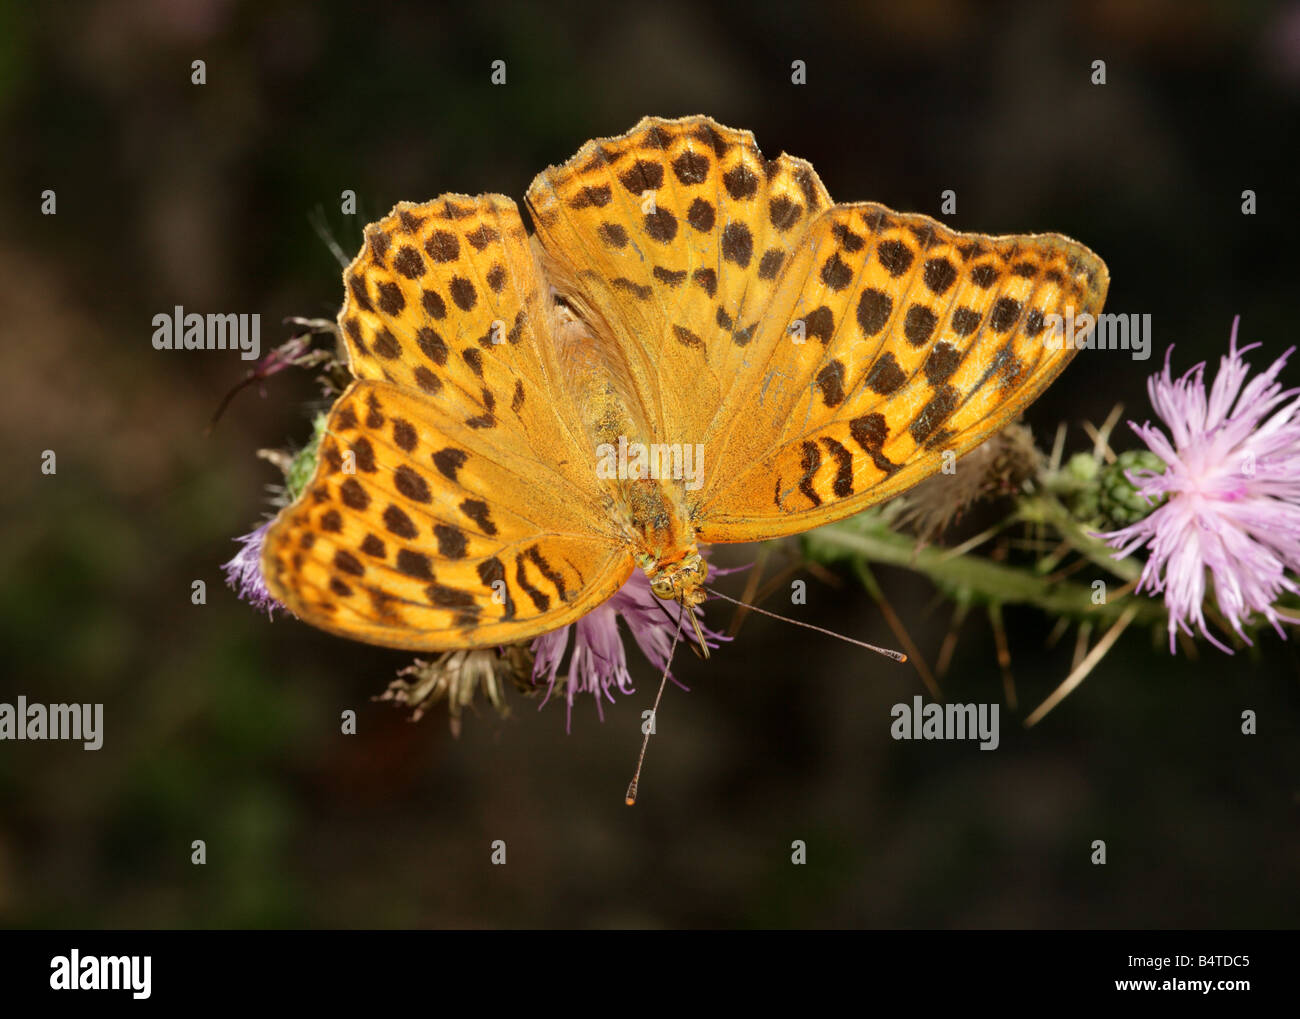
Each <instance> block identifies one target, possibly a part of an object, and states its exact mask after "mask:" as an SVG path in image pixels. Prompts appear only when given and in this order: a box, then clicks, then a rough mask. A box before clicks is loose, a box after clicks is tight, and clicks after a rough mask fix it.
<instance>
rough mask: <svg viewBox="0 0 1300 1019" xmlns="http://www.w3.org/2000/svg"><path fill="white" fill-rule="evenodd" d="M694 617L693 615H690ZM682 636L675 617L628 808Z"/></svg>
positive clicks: (627, 798)
mask: <svg viewBox="0 0 1300 1019" xmlns="http://www.w3.org/2000/svg"><path fill="white" fill-rule="evenodd" d="M692 615H694V613H692ZM681 636H682V619H681V616H678V617H677V629H676V630H675V631H673V646H672V647H670V648H669V649H668V661H666V662H664V674H663V678H661V679H660V680H659V692H658V693H657V694H655V706H654V707H653V708H652V709H651V711H650V724H649V725H648V726H647V727H646V731H645V738H644V739H642V740H641V753H640V755H639V756H638V757H637V759H636V774H634V775H633V776H632V781H631V782H629V783H628V784H627V794H626V795H625V796H624V797H623V802H624V803H626V804H627V805H628V806H629V807H630V806H632V805H633V804H634V803H636V789H637V786H638V785H639V784H640V782H641V765H643V764H645V752H646V748H647V747H648V746H650V735H651V733H653V732H654V731H655V719H657V718H658V717H659V701H660V699H661V698H662V697H663V695H664V687H665V686H667V685H668V670H669V669H671V668H672V667H673V655H674V654H676V653H677V642H678V641H679V640H680V639H681Z"/></svg>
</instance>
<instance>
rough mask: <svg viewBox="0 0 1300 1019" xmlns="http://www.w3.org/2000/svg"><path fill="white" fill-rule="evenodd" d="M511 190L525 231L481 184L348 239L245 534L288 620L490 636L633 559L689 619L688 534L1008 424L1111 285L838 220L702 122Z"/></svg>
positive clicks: (910, 474)
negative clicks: (343, 359) (281, 485)
mask: <svg viewBox="0 0 1300 1019" xmlns="http://www.w3.org/2000/svg"><path fill="white" fill-rule="evenodd" d="M526 203H527V207H528V211H529V214H530V217H531V220H532V224H533V227H534V230H535V232H533V233H530V232H529V231H528V229H527V228H526V227H525V224H524V221H523V218H522V216H521V214H520V210H519V208H518V207H517V206H516V204H515V203H514V202H513V201H512V200H511V199H509V198H507V197H504V196H501V195H494V194H487V195H480V196H478V197H474V198H472V197H469V196H467V195H459V194H448V195H444V196H443V197H441V198H438V199H435V200H434V201H431V202H427V203H424V204H411V203H406V202H403V203H399V204H398V205H397V206H395V207H394V208H393V210H392V212H390V213H389V215H388V216H386V217H385V218H384V219H382V220H380V221H379V222H377V223H374V224H371V225H370V226H369V227H367V229H366V231H365V242H364V245H363V247H362V250H361V252H360V254H359V255H358V256H357V258H356V260H355V261H354V262H353V263H352V264H351V265H350V266H349V267H348V268H347V270H346V271H345V272H344V277H343V279H344V286H345V295H346V296H345V303H344V305H343V309H342V311H341V312H340V314H339V319H338V321H339V327H340V329H341V331H342V336H343V339H344V341H345V343H346V346H347V351H348V358H349V368H350V371H351V373H352V375H353V376H354V379H355V381H353V382H352V383H351V384H350V385H349V386H348V388H347V389H346V391H345V392H343V393H342V395H341V396H339V398H338V400H337V402H336V403H335V404H334V407H333V409H332V410H331V411H330V414H329V418H328V423H327V426H326V430H325V433H324V436H323V438H322V441H321V444H320V449H319V461H318V465H317V468H316V472H315V475H314V477H313V478H312V479H311V481H310V482H309V483H308V484H307V486H306V487H305V488H304V490H303V491H302V493H301V495H300V496H299V498H298V499H297V500H296V501H295V502H294V503H293V504H292V505H289V506H287V507H286V508H285V509H283V510H282V511H281V512H280V514H279V516H278V517H277V518H276V520H275V521H274V523H273V524H272V526H271V527H270V529H269V531H268V533H267V537H266V541H265V544H264V547H263V554H262V571H263V575H264V577H265V580H266V582H267V585H268V588H269V590H270V591H271V593H272V595H274V597H275V598H276V599H278V600H279V601H280V602H281V603H282V604H284V605H285V606H286V607H287V608H289V609H290V610H291V611H292V612H293V613H294V614H295V615H297V616H298V617H299V618H301V619H303V620H305V621H306V622H308V623H310V624H312V625H314V626H317V627H320V628H321V629H323V630H327V631H330V632H332V633H335V634H339V635H341V636H344V637H348V638H351V639H354V640H359V641H365V642H368V643H371V644H377V645H383V646H388V647H397V648H409V649H420V650H429V651H436V650H448V649H458V648H474V647H481V646H492V645H501V644H509V643H513V642H516V641H521V640H524V639H527V638H530V637H534V636H537V635H539V634H542V633H545V632H547V631H550V630H553V629H556V628H558V627H561V626H565V625H567V624H569V623H572V622H573V621H575V620H576V619H578V618H580V617H581V616H583V615H585V614H586V613H588V612H590V611H591V610H592V609H593V608H595V607H596V606H598V605H599V604H601V603H602V602H603V601H604V600H605V599H607V598H609V597H610V596H611V595H612V594H614V593H615V592H616V591H618V590H619V588H620V587H621V586H622V585H623V583H624V582H625V581H626V580H627V579H628V577H629V576H630V575H631V573H632V572H633V571H634V570H636V569H641V570H643V571H645V573H646V575H647V576H648V578H649V580H650V583H651V586H652V590H653V591H654V593H655V594H656V595H658V596H659V597H660V598H662V599H665V600H671V601H676V602H678V603H680V604H681V605H682V606H687V607H693V606H695V605H697V604H699V603H700V602H701V601H703V600H704V598H705V590H704V583H705V580H706V578H707V574H708V567H707V564H706V563H705V561H704V559H703V557H702V556H701V553H700V549H701V547H702V546H706V545H708V544H709V543H714V542H749V541H761V540H766V539H771V538H779V537H782V536H785V535H792V534H797V533H799V532H802V531H806V530H808V529H810V528H813V527H817V526H819V525H821V524H826V523H830V522H832V521H835V520H839V519H842V518H844V517H847V516H849V515H850V514H853V513H857V512H859V511H860V510H862V509H864V508H866V507H868V506H870V505H872V504H874V503H878V502H880V501H882V500H884V499H888V498H890V497H892V496H896V495H898V494H900V493H901V492H904V491H906V490H907V489H908V488H909V487H911V486H912V485H914V484H916V483H917V482H919V481H921V480H923V479H924V478H926V477H928V476H930V475H932V474H934V473H935V472H936V471H937V470H939V468H940V466H941V465H942V463H943V462H944V460H945V457H944V454H945V453H951V454H952V455H954V456H957V457H960V456H961V455H962V454H964V453H966V452H968V451H969V450H971V449H973V448H974V447H975V446H977V445H978V444H979V443H981V442H982V441H983V440H984V439H986V438H988V436H989V435H991V434H992V433H993V432H995V431H996V430H997V429H999V428H1000V427H1001V426H1002V425H1004V424H1005V423H1007V422H1008V421H1009V420H1010V419H1012V418H1013V417H1015V416H1016V415H1018V414H1019V413H1020V412H1021V411H1022V410H1024V408H1025V407H1026V406H1027V405H1028V404H1029V403H1030V402H1032V401H1033V400H1034V399H1035V398H1036V397H1037V396H1038V395H1039V393H1041V392H1042V391H1043V389H1044V388H1045V387H1046V386H1047V385H1048V384H1049V383H1050V382H1051V381H1052V380H1053V379H1054V378H1055V377H1056V376H1057V374H1058V373H1059V372H1060V371H1061V369H1062V368H1064V367H1065V365H1066V364H1067V363H1068V362H1069V360H1070V358H1071V357H1072V356H1073V354H1074V349H1072V346H1071V345H1070V344H1061V343H1056V344H1053V343H1050V342H1048V339H1049V336H1050V335H1051V333H1050V331H1049V327H1050V326H1051V324H1052V323H1053V322H1054V321H1055V320H1053V319H1052V316H1053V315H1062V316H1063V315H1065V314H1066V313H1067V312H1072V313H1073V314H1074V316H1075V317H1076V318H1077V317H1078V316H1079V315H1081V314H1083V313H1087V314H1091V315H1094V316H1095V315H1096V314H1097V313H1098V312H1099V311H1100V310H1101V307H1102V304H1103V302H1104V300H1105V296H1106V290H1107V287H1108V285H1109V275H1108V273H1107V269H1106V266H1105V264H1104V263H1103V262H1102V261H1101V259H1099V258H1098V257H1097V256H1096V255H1095V254H1093V253H1092V252H1091V251H1089V250H1088V249H1087V248H1085V247H1084V246H1083V245H1081V244H1079V243H1077V242H1075V241H1073V240H1070V239H1069V238H1067V237H1063V236H1061V235H1059V234H1033V235H1020V236H1002V237H995V236H984V235H979V234H963V233H957V232H955V231H953V230H950V229H949V228H948V227H946V226H944V225H943V224H941V223H939V222H937V221H935V220H933V219H931V218H929V217H927V216H923V215H905V214H899V213H896V212H893V211H891V210H890V209H887V208H885V207H884V206H881V205H877V204H874V203H870V202H862V203H851V204H838V205H837V204H835V203H833V202H832V201H831V198H830V195H829V194H827V192H826V189H825V187H824V186H823V185H822V182H821V180H820V179H819V178H818V176H817V173H816V172H815V171H814V170H813V167H812V166H811V165H810V164H809V163H807V162H805V161H804V160H802V159H796V158H793V157H791V156H788V155H785V154H783V155H781V156H779V157H778V158H776V159H770V160H769V159H766V158H764V157H763V155H762V154H761V153H760V152H759V150H758V148H757V146H756V144H755V141H754V138H753V135H751V134H750V133H749V132H747V131H737V130H733V129H730V128H726V127H723V126H721V125H720V124H718V123H716V122H714V121H713V120H711V119H709V118H707V117H702V116H697V117H687V118H683V119H679V120H665V119H660V118H653V117H648V118H645V119H643V120H642V121H641V122H640V123H639V124H637V125H636V127H634V128H633V129H632V130H631V131H629V132H628V133H627V134H624V135H622V136H620V137H617V138H609V139H597V140H594V141H590V142H588V143H587V144H586V145H584V146H583V147H582V148H581V149H580V150H579V152H578V153H577V155H575V156H574V157H573V158H572V159H570V160H569V161H568V162H567V163H565V164H563V165H562V166H555V167H551V168H549V169H547V170H546V171H544V172H543V173H541V174H540V175H539V176H538V177H537V178H536V179H535V180H534V181H533V183H532V185H531V186H530V187H529V189H528V192H527V196H526ZM948 459H951V458H950V457H949V458H948ZM688 615H690V616H691V618H692V619H693V618H694V613H693V612H692V613H688Z"/></svg>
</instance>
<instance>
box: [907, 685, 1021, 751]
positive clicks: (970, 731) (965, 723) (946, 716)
mask: <svg viewBox="0 0 1300 1019" xmlns="http://www.w3.org/2000/svg"><path fill="white" fill-rule="evenodd" d="M889 714H890V717H891V718H893V719H894V721H893V724H892V725H890V727H889V734H890V735H891V736H893V737H894V739H907V740H912V739H925V740H930V739H944V740H948V739H951V740H958V739H961V740H967V739H969V740H976V739H977V740H979V741H980V749H981V750H996V749H997V748H998V743H999V742H1000V737H999V735H998V706H997V705H996V704H933V703H932V704H925V703H923V702H922V700H921V695H920V694H917V695H916V696H915V697H913V698H912V703H911V704H895V705H894V706H893V708H891V709H890V712H889Z"/></svg>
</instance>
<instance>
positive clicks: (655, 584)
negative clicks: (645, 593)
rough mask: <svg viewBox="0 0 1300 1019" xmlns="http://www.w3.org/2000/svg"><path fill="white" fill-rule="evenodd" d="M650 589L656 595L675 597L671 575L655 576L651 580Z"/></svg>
mask: <svg viewBox="0 0 1300 1019" xmlns="http://www.w3.org/2000/svg"><path fill="white" fill-rule="evenodd" d="M650 590H651V591H652V592H654V594H655V596H656V597H659V598H671V597H673V582H672V578H670V577H655V579H654V580H652V581H650Z"/></svg>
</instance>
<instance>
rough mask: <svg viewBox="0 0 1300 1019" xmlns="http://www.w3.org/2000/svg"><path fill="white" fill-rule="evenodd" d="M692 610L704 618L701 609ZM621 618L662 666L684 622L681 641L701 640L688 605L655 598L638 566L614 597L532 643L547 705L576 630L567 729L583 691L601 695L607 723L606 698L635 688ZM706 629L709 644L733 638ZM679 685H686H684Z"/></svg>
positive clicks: (601, 709)
mask: <svg viewBox="0 0 1300 1019" xmlns="http://www.w3.org/2000/svg"><path fill="white" fill-rule="evenodd" d="M726 572H730V571H726V570H716V571H714V576H717V575H719V574H721V573H726ZM692 611H694V612H695V613H696V614H697V615H699V616H703V612H702V611H701V610H700V609H699V608H698V607H697V608H695V609H693V610H692ZM620 616H621V617H622V619H623V622H624V623H626V624H627V628H628V630H629V631H631V634H632V639H633V640H635V641H636V644H637V647H639V648H640V649H641V653H642V654H644V655H645V656H646V658H648V659H649V660H650V661H651V662H652V663H653V664H654V665H655V666H656V667H657V668H659V669H662V668H664V666H665V665H666V664H667V662H668V652H669V650H670V649H671V648H672V643H673V635H674V634H675V633H676V631H677V628H678V626H680V627H681V628H682V637H681V642H683V643H684V642H685V641H687V640H694V639H695V635H694V633H693V629H692V627H691V625H690V622H689V620H686V619H685V618H684V616H683V614H682V607H681V606H680V605H677V604H675V603H672V602H664V601H660V599H659V598H657V597H655V595H654V594H653V593H652V592H651V590H650V580H649V578H648V577H646V575H645V574H644V573H643V572H641V571H640V570H636V571H635V572H634V573H633V574H632V575H631V576H630V577H629V578H628V579H627V583H625V584H624V585H623V586H622V587H621V588H619V590H618V591H617V592H616V593H615V594H614V595H613V597H611V598H610V599H609V600H608V601H606V602H604V603H603V604H601V605H598V606H597V607H596V608H594V609H592V610H591V611H590V612H588V613H587V614H586V615H585V616H583V617H582V618H581V619H579V620H578V621H577V622H576V623H571V624H570V625H568V626H565V627H561V628H560V629H558V630H554V631H552V632H551V633H545V634H542V636H540V637H538V638H536V639H535V640H534V641H533V645H532V649H533V653H534V654H535V655H536V660H535V662H534V665H533V682H534V683H539V682H541V681H542V680H543V679H544V680H545V682H546V684H547V690H546V698H545V699H544V700H543V701H542V705H543V706H544V705H545V704H546V702H547V701H548V700H550V697H551V694H552V693H554V692H555V682H556V677H557V675H558V673H559V670H560V662H561V660H562V659H563V658H564V652H565V650H566V649H567V648H568V646H569V633H570V631H573V653H572V654H571V655H570V657H569V677H568V682H567V684H566V687H565V696H566V698H567V700H568V702H569V707H568V713H567V716H566V719H565V728H566V729H568V728H569V727H570V726H571V725H572V722H573V702H574V698H575V696H576V695H577V694H580V693H590V694H593V695H594V696H595V698H596V711H597V713H598V714H599V715H600V719H601V721H604V720H605V712H604V707H603V705H602V700H603V699H608V700H609V702H610V703H611V704H612V703H613V702H614V691H615V690H617V691H618V692H619V693H623V694H629V693H633V692H635V687H634V686H633V685H632V676H631V674H630V673H629V672H628V669H627V654H626V652H625V650H624V647H623V636H622V634H621V633H620V632H619V628H618V620H619V617H620ZM701 629H702V632H703V633H704V639H705V641H706V643H708V645H709V647H717V646H718V642H719V641H723V640H726V639H727V638H726V637H724V636H723V635H722V634H720V633H717V632H715V631H714V630H710V629H709V628H708V627H701ZM673 682H674V683H677V680H676V679H673ZM677 685H678V686H682V684H681V683H677ZM682 689H685V687H682Z"/></svg>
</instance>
